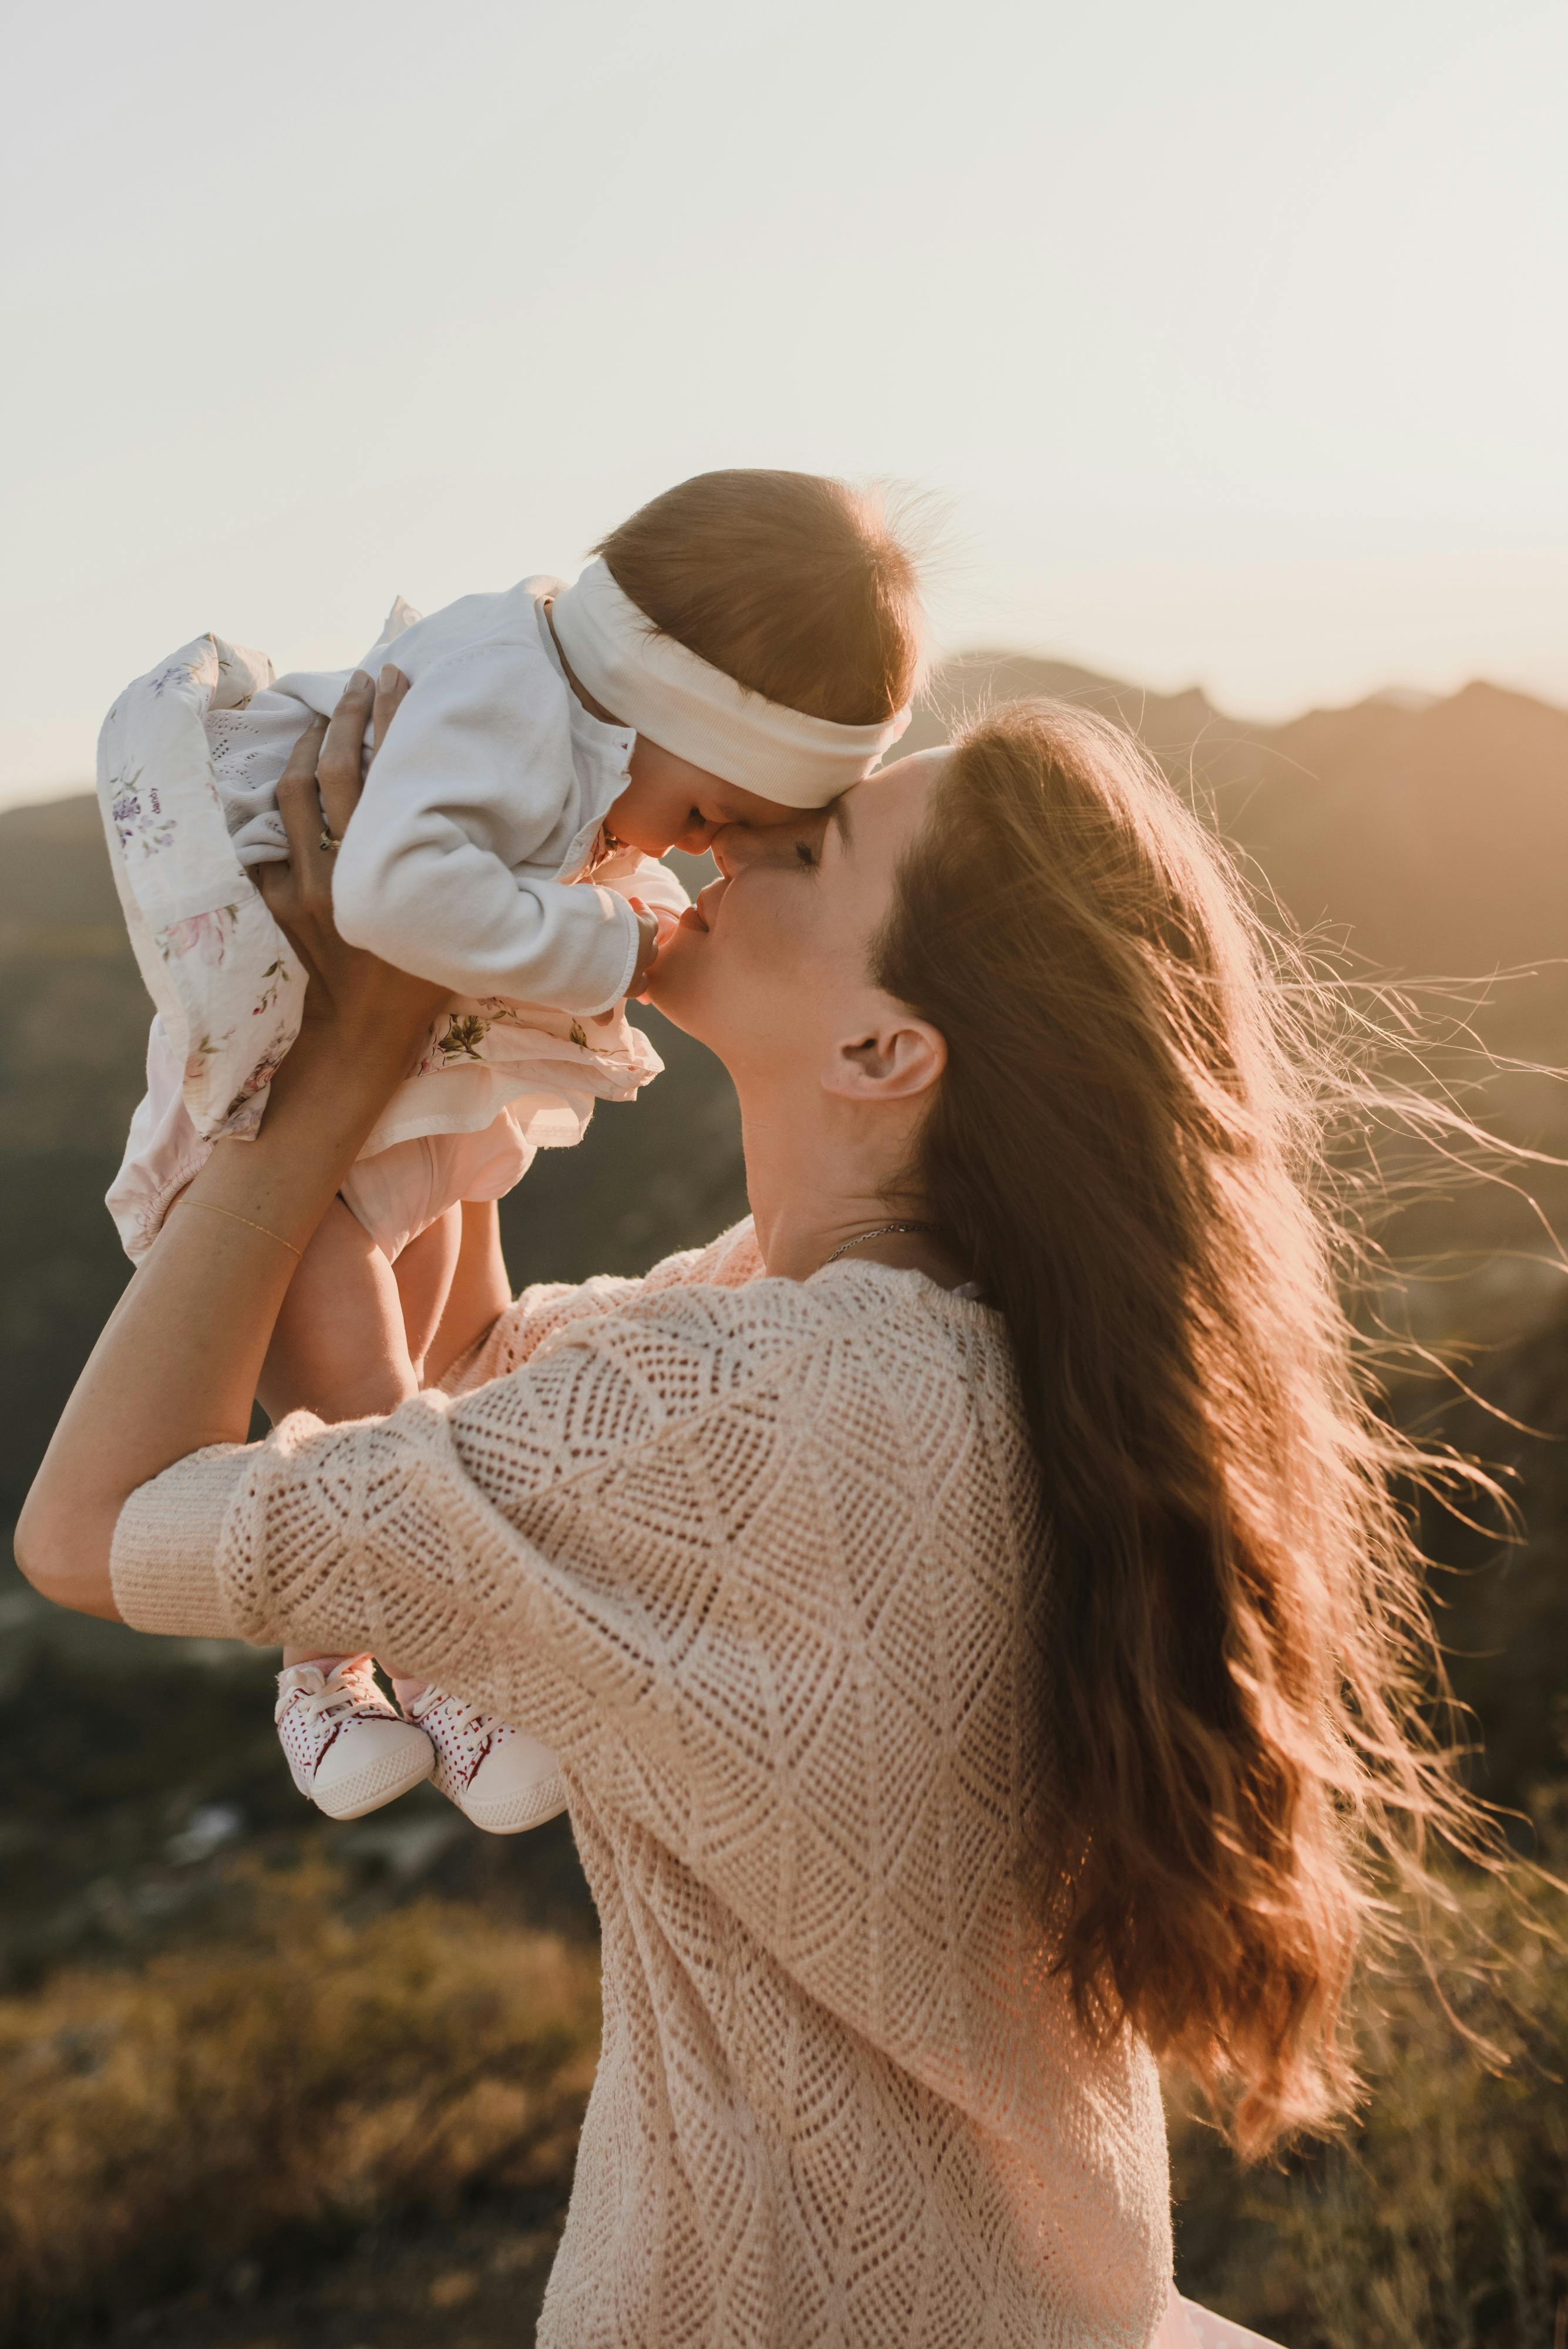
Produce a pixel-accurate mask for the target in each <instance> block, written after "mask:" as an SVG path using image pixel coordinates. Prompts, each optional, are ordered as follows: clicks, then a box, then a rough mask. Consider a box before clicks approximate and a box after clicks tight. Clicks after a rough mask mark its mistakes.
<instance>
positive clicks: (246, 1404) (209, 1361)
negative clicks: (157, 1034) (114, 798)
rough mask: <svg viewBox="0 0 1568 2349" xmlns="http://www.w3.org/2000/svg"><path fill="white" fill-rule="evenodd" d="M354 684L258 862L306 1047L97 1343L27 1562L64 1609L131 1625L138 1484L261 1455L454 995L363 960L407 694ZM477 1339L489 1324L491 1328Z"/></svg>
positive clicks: (296, 764)
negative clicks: (298, 1298) (289, 1341)
mask: <svg viewBox="0 0 1568 2349" xmlns="http://www.w3.org/2000/svg"><path fill="white" fill-rule="evenodd" d="M382 675H383V678H384V680H385V683H384V684H383V686H382V687H381V688H372V686H371V682H370V680H369V678H365V677H361V676H356V678H354V679H353V680H352V681H351V683H350V685H349V687H348V691H347V692H346V693H345V695H344V697H343V698H342V700H341V701H340V702H339V704H338V706H337V710H336V711H335V713H334V715H333V718H332V719H331V722H330V724H325V723H324V722H322V721H318V722H317V724H316V725H314V726H312V727H310V728H308V729H307V730H306V732H305V733H304V734H303V735H302V736H301V738H300V740H299V743H298V745H297V747H296V750H295V753H294V756H293V758H292V759H291V761H289V765H288V769H287V771H286V773H285V775H284V777H283V780H282V781H281V782H280V784H279V786H278V806H279V810H280V812H281V813H282V815H283V818H284V822H285V824H286V829H287V833H288V840H289V862H288V864H273V865H266V866H263V867H262V868H260V870H259V872H258V874H257V879H258V882H259V884H260V885H261V888H262V894H263V895H264V896H265V898H266V901H267V904H268V906H269V907H270V909H271V911H272V913H273V914H274V916H275V917H276V919H277V920H278V922H279V923H280V924H281V926H283V928H284V929H285V930H286V932H287V933H288V936H289V937H290V940H291V941H292V943H293V945H294V947H295V949H296V953H298V954H299V955H300V957H301V958H302V960H303V961H304V963H305V965H306V971H307V973H308V978H309V986H308V988H307V991H306V1006H305V1018H304V1023H303V1025H302V1027H301V1030H300V1033H299V1037H298V1040H297V1041H296V1043H295V1045H294V1048H293V1050H291V1051H290V1052H289V1054H288V1057H287V1059H286V1061H285V1062H284V1064H283V1066H282V1068H281V1069H280V1070H279V1071H278V1073H277V1075H276V1077H275V1079H274V1080H273V1085H272V1092H271V1097H270V1099H269V1101H268V1104H267V1111H266V1116H265V1119H264V1121H263V1123H262V1129H261V1132H260V1133H258V1134H257V1136H256V1138H255V1140H254V1142H246V1143H238V1142H230V1143H220V1144H219V1145H218V1147H217V1148H216V1149H215V1150H214V1151H213V1155H212V1157H211V1159H210V1160H209V1161H208V1163H207V1164H206V1165H205V1166H204V1167H203V1168H202V1171H201V1173H200V1174H198V1175H197V1176H196V1177H195V1179H194V1181H193V1182H192V1183H191V1184H190V1185H189V1186H188V1188H187V1189H186V1190H185V1192H184V1193H183V1195H182V1198H181V1200H180V1202H179V1206H178V1209H177V1211H176V1212H173V1213H171V1215H170V1216H169V1218H168V1221H167V1222H166V1224H165V1226H164V1228H163V1230H162V1232H161V1234H160V1236H159V1237H158V1240H157V1243H156V1245H155V1246H154V1247H153V1248H152V1249H151V1253H150V1254H149V1255H148V1257H146V1258H145V1260H144V1261H143V1263H142V1264H141V1266H140V1268H139V1269H138V1271H137V1273H136V1275H135V1278H133V1279H132V1280H131V1282H130V1287H129V1288H127V1289H126V1292H125V1294H124V1296H123V1297H122V1298H121V1299H120V1301H119V1305H118V1306H117V1308H116V1309H115V1311H114V1313H113V1315H112V1316H111V1317H110V1319H109V1323H108V1326H107V1327H106V1328H105V1330H104V1332H103V1335H102V1336H101V1337H100V1339H99V1342H98V1344H97V1346H96V1347H95V1348H94V1349H93V1352H92V1356H91V1358H90V1360H89V1361H88V1364H87V1367H86V1369H85V1370H84V1371H83V1372H82V1374H81V1377H80V1378H79V1379H78V1381H77V1385H76V1389H75V1391H74V1392H73V1393H72V1396H71V1399H70V1401H69V1402H68V1403H67V1406H66V1410H65V1413H64V1414H63V1415H62V1417H61V1420H60V1423H59V1425H58V1427H57V1429H56V1431H55V1435H54V1440H53V1442H52V1443H51V1444H50V1445H49V1449H48V1452H47V1454H46V1455H45V1459H44V1463H43V1465H42V1466H41V1468H40V1469H39V1471H38V1474H37V1476H36V1479H35V1480H34V1484H33V1488H32V1491H31V1492H30V1493H29V1494H28V1496H27V1499H26V1504H25V1506H24V1507H23V1511H22V1516H21V1519H20V1522H19V1523H18V1525H17V1528H16V1559H17V1563H18V1565H19V1566H20V1567H21V1568H22V1571H23V1573H24V1574H26V1576H27V1578H28V1579H29V1580H30V1581H31V1582H32V1583H33V1584H34V1585H35V1586H36V1588H38V1589H39V1590H40V1591H42V1592H43V1593H44V1595H45V1596H46V1597H47V1598H49V1599H55V1600H57V1602H58V1603H59V1604H60V1605H62V1606H67V1607H74V1608H77V1609H80V1610H81V1611H83V1612H84V1613H87V1614H91V1615H104V1616H111V1617H112V1616H114V1615H115V1614H116V1613H117V1611H118V1610H117V1609H116V1607H115V1604H114V1598H113V1593H112V1591H111V1589H110V1586H109V1549H110V1545H111V1544H112V1541H113V1538H114V1529H115V1526H116V1524H117V1522H118V1520H119V1514H120V1511H121V1509H122V1508H123V1507H124V1506H125V1503H126V1501H127V1500H128V1498H129V1497H130V1495H131V1494H132V1493H133V1492H135V1491H136V1490H137V1488H138V1486H140V1485H144V1484H146V1483H147V1482H148V1480H149V1478H151V1477H152V1476H155V1475H158V1474H159V1472H160V1471H161V1470H162V1469H164V1468H167V1467H169V1466H171V1464H172V1463H173V1462H174V1461H176V1460H181V1459H183V1458H185V1457H186V1455H187V1454H190V1453H192V1452H198V1451H201V1450H202V1449H203V1448H204V1447H206V1446H207V1445H209V1444H243V1443H244V1440H245V1436H246V1433H247V1430H248V1428H249V1424H250V1413H251V1402H252V1399H253V1397H254V1393H255V1390H256V1380H257V1378H258V1376H259V1374H260V1371H261V1366H262V1362H263V1360H264V1358H265V1353H266V1350H267V1345H268V1342H269V1340H270V1339H271V1336H272V1330H273V1324H274V1322H275V1319H276V1318H277V1312H278V1308H279V1306H280V1305H281V1304H282V1301H283V1299H284V1295H285V1293H286V1289H287V1288H288V1284H289V1281H290V1279H291V1278H292V1276H293V1273H294V1270H295V1267H296V1264H297V1263H298V1261H299V1254H300V1251H301V1250H302V1249H303V1248H304V1247H305V1245H306V1241H307V1240H308V1239H309V1238H310V1236H311V1234H312V1233H313V1232H314V1231H315V1229H316V1226H317V1224H318V1223H319V1221H320V1219H321V1217H322V1216H323V1215H324V1214H325V1213H326V1210H327V1206H328V1205H329V1203H330V1201H331V1200H332V1198H333V1197H334V1195H335V1194H336V1193H337V1187H338V1185H339V1184H340V1183H341V1181H342V1179H343V1177H344V1175H345V1174H347V1172H348V1168H349V1167H350V1166H351V1165H352V1164H353V1162H354V1160H355V1158H356V1157H357V1156H358V1152H359V1150H360V1148H361V1146H362V1145H363V1143H364V1142H365V1140H366V1138H367V1136H368V1135H369V1133H370V1130H371V1128H372V1127H373V1125H374V1124H375V1122H376V1120H377V1118H378V1117H379V1114H380V1112H381V1110H382V1108H383V1107H384V1106H385V1103H386V1102H387V1101H388V1100H389V1097H390V1095H391V1094H392V1092H394V1091H395V1090H396V1088H397V1086H398V1085H399V1083H400V1081H402V1079H403V1077H404V1076H405V1075H406V1074H407V1072H408V1070H409V1066H410V1062H411V1061H412V1060H413V1058H414V1055H415V1053H416V1051H417V1049H418V1045H419V1042H420V1040H421V1037H422V1036H423V1034H424V1032H425V1030H426V1029H427V1028H428V1026H429V1024H430V1021H431V1019H432V1017H433V1016H434V1014H435V1013H436V1011H437V1010H438V1009H439V1008H440V1006H441V1003H442V1002H443V1001H444V1000H445V997H444V994H443V991H442V990H441V988H434V987H431V986H430V985H429V984H428V983H427V982H426V981H424V980H422V979H415V978H409V977H408V976H407V975H406V974H405V973H403V972H401V971H395V970H391V969H389V968H388V967H387V965H385V964H384V963H380V962H378V961H376V960H375V958H374V957H371V956H369V955H365V954H359V953H356V952H355V951H353V950H352V949H351V948H349V947H345V946H344V944H343V943H342V941H341V939H339V938H338V936H337V933H336V931H335V929H334V927H333V924H332V864H331V856H332V843H333V842H334V840H335V839H336V838H337V837H339V836H341V833H342V832H343V829H344V826H345V825H346V824H347V823H348V818H349V816H350V815H351V814H352V812H353V810H354V805H355V802H356V801H357V800H358V795H359V790H360V753H361V746H362V744H363V741H364V738H365V730H366V726H367V723H368V722H369V720H370V719H372V716H373V717H374V720H375V728H376V740H378V741H380V740H383V739H384V737H385V733H386V729H387V726H388V725H389V723H390V720H391V718H392V715H393V713H394V712H395V710H396V709H397V706H398V703H399V701H400V699H401V698H402V695H403V692H404V691H405V690H406V689H407V688H406V685H405V682H404V680H403V679H402V678H400V677H399V676H398V673H397V672H396V671H395V670H384V671H383V672H382ZM473 1334H474V1335H478V1334H479V1332H478V1331H477V1330H475V1331H474V1333H473Z"/></svg>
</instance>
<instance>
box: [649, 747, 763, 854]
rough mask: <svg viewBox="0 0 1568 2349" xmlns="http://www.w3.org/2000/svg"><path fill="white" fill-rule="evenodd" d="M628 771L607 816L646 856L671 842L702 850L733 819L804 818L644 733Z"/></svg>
mask: <svg viewBox="0 0 1568 2349" xmlns="http://www.w3.org/2000/svg"><path fill="white" fill-rule="evenodd" d="M629 773H630V776H631V780H630V781H629V782H628V785H627V787H626V789H625V791H624V792H622V793H621V795H620V797H619V799H618V800H617V801H616V802H615V803H614V805H613V806H612V807H611V809H610V812H609V814H608V816H607V819H606V821H607V823H608V826H609V829H610V830H611V832H613V833H614V834H615V836H616V838H617V839H618V840H619V841H624V842H625V843H626V845H627V846H628V848H640V849H641V851H642V853H643V854H644V855H645V856H662V855H663V854H664V852H665V850H666V849H667V848H683V849H684V850H685V851H686V853H687V854H688V855H689V856H701V854H702V853H703V851H704V849H706V848H707V847H708V846H709V845H710V843H711V841H712V838H713V834H714V833H716V832H720V831H722V829H723V827H724V825H725V824H727V823H743V824H750V825H751V826H753V828H757V827H760V826H763V825H765V824H774V823H799V822H800V810H799V809H798V808H791V807H784V805H783V804H782V803H781V802H779V801H778V800H764V799H762V798H760V797H759V795H758V794H757V793H756V792H747V791H742V788H741V786H740V784H739V783H727V782H725V781H723V779H722V776H719V775H711V774H709V772H708V771H707V770H706V768H703V767H694V766H693V765H692V764H691V761H690V760H689V759H680V758H677V757H676V755H675V752H674V751H673V750H663V749H661V748H660V746H659V743H657V742H650V741H649V740H648V739H647V737H646V736H645V735H642V734H639V736H638V738H637V740H636V742H635V744H634V745H633V747H632V753H631V766H630V769H629Z"/></svg>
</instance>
